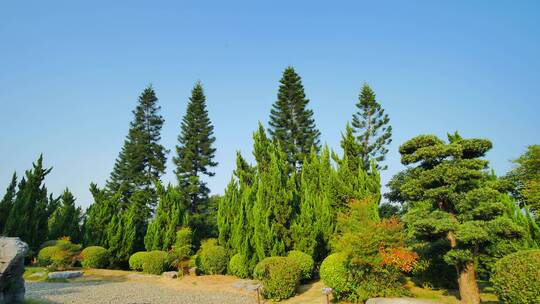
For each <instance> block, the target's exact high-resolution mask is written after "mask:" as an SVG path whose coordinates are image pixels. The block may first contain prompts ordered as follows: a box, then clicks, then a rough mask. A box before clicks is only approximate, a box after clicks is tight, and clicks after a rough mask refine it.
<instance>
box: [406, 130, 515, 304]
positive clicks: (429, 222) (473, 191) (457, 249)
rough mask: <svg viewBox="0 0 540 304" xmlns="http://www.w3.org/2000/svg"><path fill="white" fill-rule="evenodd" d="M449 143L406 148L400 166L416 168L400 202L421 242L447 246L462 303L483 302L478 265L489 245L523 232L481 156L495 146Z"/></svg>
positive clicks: (422, 140)
mask: <svg viewBox="0 0 540 304" xmlns="http://www.w3.org/2000/svg"><path fill="white" fill-rule="evenodd" d="M448 139H449V142H448V143H445V142H443V141H442V140H440V139H439V138H437V137H436V136H433V135H421V136H418V137H415V138H413V139H411V140H409V141H407V142H405V143H404V144H403V145H401V147H400V149H399V151H400V153H401V162H402V163H403V164H404V165H411V166H413V165H414V166H413V167H411V168H410V169H409V170H410V171H409V172H408V173H407V174H405V175H403V176H402V178H403V184H402V185H401V186H399V189H400V190H401V192H402V193H401V194H400V195H399V196H398V197H400V198H402V199H404V200H405V202H406V207H407V213H406V215H405V217H404V219H405V222H406V224H407V229H409V231H410V232H411V233H412V234H414V235H415V236H416V237H417V238H418V240H421V241H424V242H426V244H427V245H428V246H429V245H437V244H440V242H445V243H446V244H447V245H448V246H447V248H448V249H447V250H446V252H444V251H443V252H442V254H443V255H444V260H445V261H446V262H447V263H448V264H450V265H453V266H454V267H455V269H456V273H457V277H458V285H459V290H460V296H461V300H462V302H463V303H479V302H480V297H479V291H478V285H477V282H476V266H475V260H476V259H477V258H478V257H479V255H481V254H482V253H484V252H485V250H486V248H488V247H489V245H491V244H494V243H496V242H499V241H500V240H502V239H516V238H519V237H521V236H523V234H524V231H523V229H522V228H521V227H519V225H517V224H515V223H514V222H513V221H512V220H510V219H509V218H508V217H506V216H504V205H503V204H502V203H501V192H500V191H498V189H497V188H496V187H494V186H493V185H492V184H491V183H489V182H488V180H489V178H488V173H487V172H486V171H485V169H486V168H487V164H488V162H487V161H486V160H484V159H482V157H483V156H484V155H485V153H486V152H487V151H488V150H489V149H491V146H492V145H491V142H490V141H488V140H484V139H463V138H461V137H460V136H459V135H458V134H457V133H456V134H454V135H449V136H448ZM437 246H438V245H437Z"/></svg>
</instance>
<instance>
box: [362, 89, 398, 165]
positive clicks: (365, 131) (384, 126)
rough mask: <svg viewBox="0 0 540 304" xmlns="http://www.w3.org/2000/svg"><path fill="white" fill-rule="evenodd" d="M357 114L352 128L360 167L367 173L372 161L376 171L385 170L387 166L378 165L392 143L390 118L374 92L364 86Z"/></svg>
mask: <svg viewBox="0 0 540 304" xmlns="http://www.w3.org/2000/svg"><path fill="white" fill-rule="evenodd" d="M356 107H357V108H358V112H356V113H355V114H354V115H353V121H352V126H353V128H354V132H355V133H356V134H358V136H357V139H358V141H359V144H360V147H361V150H360V154H359V155H360V158H361V161H362V167H363V168H364V170H366V171H368V170H369V169H370V167H371V161H372V160H374V161H375V162H376V164H377V169H378V170H385V169H386V168H387V166H382V165H381V164H380V163H381V162H382V161H384V159H385V157H386V153H388V148H387V147H388V145H389V144H390V143H391V142H392V126H390V118H388V114H385V113H384V109H383V108H382V107H381V104H380V103H378V102H377V100H376V98H375V92H373V90H372V89H371V88H370V87H369V85H368V84H364V86H363V87H362V91H361V93H360V96H359V101H358V103H357V104H356Z"/></svg>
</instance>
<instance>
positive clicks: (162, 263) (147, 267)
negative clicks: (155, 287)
mask: <svg viewBox="0 0 540 304" xmlns="http://www.w3.org/2000/svg"><path fill="white" fill-rule="evenodd" d="M168 267H169V255H168V254H167V252H165V251H161V250H153V251H150V252H148V254H147V255H146V256H144V257H143V263H142V270H143V271H144V272H146V273H150V274H162V273H163V272H164V271H166V270H167V268H168Z"/></svg>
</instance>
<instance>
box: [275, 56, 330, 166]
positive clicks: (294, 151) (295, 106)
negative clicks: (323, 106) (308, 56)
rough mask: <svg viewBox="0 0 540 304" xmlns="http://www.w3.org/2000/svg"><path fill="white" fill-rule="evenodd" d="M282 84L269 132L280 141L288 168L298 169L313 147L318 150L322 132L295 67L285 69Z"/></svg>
mask: <svg viewBox="0 0 540 304" xmlns="http://www.w3.org/2000/svg"><path fill="white" fill-rule="evenodd" d="M280 83H281V84H280V86H279V91H278V99H277V101H276V102H275V103H274V104H273V105H272V110H271V111H270V122H269V124H270V128H269V129H268V131H269V133H270V135H271V137H272V139H273V140H274V141H279V142H280V144H281V147H282V148H283V150H284V151H285V153H286V155H287V161H288V163H289V165H291V167H293V168H299V167H301V166H302V162H303V161H304V158H305V157H306V156H308V155H309V153H310V150H311V147H315V149H316V150H317V151H318V150H319V148H320V142H319V137H320V132H319V130H318V129H317V128H316V126H315V120H314V119H313V111H312V110H310V109H308V108H307V105H308V103H309V100H308V99H306V95H305V93H304V86H303V85H302V79H301V78H300V76H299V75H298V74H297V73H296V72H295V70H294V68H293V67H291V66H289V67H287V68H286V69H285V71H284V72H283V77H282V78H281V80H280Z"/></svg>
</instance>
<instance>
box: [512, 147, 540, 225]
mask: <svg viewBox="0 0 540 304" xmlns="http://www.w3.org/2000/svg"><path fill="white" fill-rule="evenodd" d="M514 163H515V164H516V167H515V168H513V169H512V170H511V171H510V172H509V173H508V175H507V176H506V179H507V180H509V181H510V182H511V183H512V186H513V188H512V189H513V195H514V197H516V198H517V199H518V200H519V201H520V202H521V204H522V205H526V206H528V207H529V208H530V210H531V211H532V212H533V213H535V214H536V216H537V218H539V219H540V145H532V146H529V147H528V148H527V151H526V152H525V153H524V154H523V155H521V156H520V157H519V158H518V159H516V160H515V161H514ZM539 221H540V220H539Z"/></svg>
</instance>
